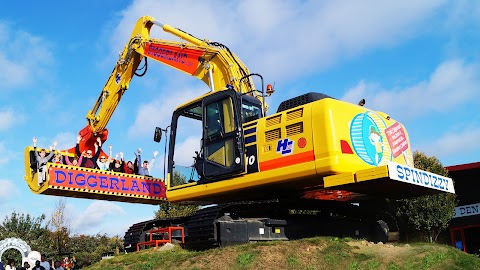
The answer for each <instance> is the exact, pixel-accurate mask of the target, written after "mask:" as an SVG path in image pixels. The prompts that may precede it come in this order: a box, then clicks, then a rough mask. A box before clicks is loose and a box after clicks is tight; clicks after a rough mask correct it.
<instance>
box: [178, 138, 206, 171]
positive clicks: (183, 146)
mask: <svg viewBox="0 0 480 270" xmlns="http://www.w3.org/2000/svg"><path fill="white" fill-rule="evenodd" d="M200 138H201V134H199V136H196V137H188V138H186V139H185V140H184V141H183V142H180V143H179V144H176V145H175V158H174V160H175V165H180V166H187V167H188V166H191V165H193V161H194V160H193V157H194V156H195V151H200Z"/></svg>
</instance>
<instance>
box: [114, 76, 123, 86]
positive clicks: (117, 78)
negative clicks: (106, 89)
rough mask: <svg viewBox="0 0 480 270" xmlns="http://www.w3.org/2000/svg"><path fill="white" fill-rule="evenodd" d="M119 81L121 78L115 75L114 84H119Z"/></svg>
mask: <svg viewBox="0 0 480 270" xmlns="http://www.w3.org/2000/svg"><path fill="white" fill-rule="evenodd" d="M121 79H122V76H120V74H117V75H115V82H116V83H117V84H119V83H120V80H121Z"/></svg>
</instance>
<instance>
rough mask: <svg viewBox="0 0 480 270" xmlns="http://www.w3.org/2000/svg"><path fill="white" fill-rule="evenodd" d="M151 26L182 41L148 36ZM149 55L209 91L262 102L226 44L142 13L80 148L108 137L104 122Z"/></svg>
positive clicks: (91, 116) (90, 114) (89, 117)
mask: <svg viewBox="0 0 480 270" xmlns="http://www.w3.org/2000/svg"><path fill="white" fill-rule="evenodd" d="M154 25H156V26H159V27H161V28H162V29H163V30H164V31H165V32H167V33H170V34H173V35H174V36H176V37H178V38H180V39H181V40H182V41H178V42H176V41H167V40H162V39H153V38H150V29H151V28H152V27H153V26H154ZM144 58H145V66H143V67H142V68H141V69H144V70H143V71H139V65H140V63H141V62H142V60H143V59H144ZM148 58H150V59H153V60H155V61H158V62H161V63H163V64H165V65H167V66H170V67H172V68H175V69H177V70H180V71H182V72H184V73H187V74H189V75H191V76H194V77H197V78H198V79H200V80H202V81H203V82H204V83H205V84H207V85H208V86H209V88H210V90H211V91H212V92H216V91H222V90H225V89H229V88H231V89H235V90H236V91H238V92H241V93H242V94H248V95H252V96H255V97H257V98H259V99H260V100H261V102H262V104H264V103H263V96H264V95H263V94H259V92H258V91H257V90H256V89H255V87H254V84H253V81H252V79H251V77H249V74H250V73H249V71H248V69H247V68H246V66H245V65H244V64H243V62H242V61H241V60H240V59H239V58H238V57H237V56H236V55H235V54H234V53H232V52H231V51H230V50H229V49H228V48H227V47H226V46H224V45H222V44H220V43H217V42H210V41H208V40H200V39H198V38H196V37H194V36H192V35H190V34H188V33H186V32H184V31H182V30H180V29H177V28H173V27H172V26H170V25H167V24H162V23H159V22H157V21H155V19H154V18H152V17H150V16H144V17H141V18H140V19H139V20H138V21H137V23H136V25H135V28H134V30H133V32H132V35H131V37H130V39H129V41H128V43H127V44H126V45H125V48H124V50H123V52H122V53H121V54H120V57H119V60H118V61H117V63H116V65H115V67H114V69H113V71H112V73H111V74H110V76H109V78H108V80H107V82H106V84H105V86H104V87H103V89H102V91H101V92H100V95H99V96H98V98H97V101H96V102H95V105H94V106H93V108H92V109H91V110H90V111H88V113H87V117H86V118H87V126H86V127H85V128H83V129H82V130H81V131H80V132H79V134H80V135H81V136H82V140H81V142H80V151H83V150H87V149H93V148H94V143H95V142H96V138H97V137H99V138H100V139H101V140H102V142H104V141H106V140H107V137H108V130H107V129H106V126H107V123H108V121H109V120H110V117H111V116H112V114H113V112H114V111H115V109H116V107H117V105H118V103H119V102H120V100H121V99H122V97H123V94H124V93H125V91H126V90H127V89H128V87H129V84H130V81H131V80H132V78H133V76H134V75H137V76H143V74H144V72H146V69H147V59H148ZM137 72H142V74H139V73H137ZM264 108H266V104H264Z"/></svg>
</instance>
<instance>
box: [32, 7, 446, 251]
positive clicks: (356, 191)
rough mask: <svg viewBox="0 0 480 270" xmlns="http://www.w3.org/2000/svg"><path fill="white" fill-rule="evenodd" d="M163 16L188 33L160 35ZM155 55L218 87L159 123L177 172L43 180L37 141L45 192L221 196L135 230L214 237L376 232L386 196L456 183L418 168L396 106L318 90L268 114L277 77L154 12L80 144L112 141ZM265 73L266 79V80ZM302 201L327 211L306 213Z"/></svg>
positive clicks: (142, 197) (132, 198) (140, 199)
mask: <svg viewBox="0 0 480 270" xmlns="http://www.w3.org/2000/svg"><path fill="white" fill-rule="evenodd" d="M153 26H159V27H161V28H162V29H163V30H164V31H165V32H168V33H171V34H173V35H174V36H176V37H178V38H180V41H168V40H162V39H154V38H151V37H150V29H151V28H152V27H153ZM147 59H152V60H155V61H158V62H161V63H163V64H165V65H167V66H170V67H173V68H175V69H177V70H180V71H182V72H184V73H187V74H190V75H191V76H194V77H197V78H198V79H200V80H202V81H203V82H204V83H205V84H206V85H207V86H208V87H209V89H210V91H209V92H208V93H206V94H204V95H201V96H200V97H198V98H196V99H194V100H192V101H189V102H187V103H185V104H183V105H180V106H179V107H177V109H176V110H175V111H174V112H173V116H172V121H171V125H170V126H169V130H168V129H161V128H157V129H156V130H155V135H154V140H155V141H157V142H159V141H160V140H161V138H162V135H163V134H165V139H168V141H169V147H168V155H167V159H168V165H167V175H166V179H158V178H154V177H150V176H141V175H136V174H126V173H116V172H111V171H100V170H96V169H89V168H83V167H75V166H68V165H63V164H55V163H52V162H48V163H47V164H46V172H45V174H46V181H45V183H43V184H41V185H39V184H38V183H39V181H38V177H39V174H40V173H39V172H38V169H37V165H38V164H37V162H36V159H35V149H34V148H33V147H30V146H28V147H26V149H25V155H24V156H25V180H26V182H27V184H28V185H29V187H30V189H31V190H32V192H34V193H36V194H45V195H57V196H67V197H79V198H91V199H100V200H112V201H121V202H137V203H146V204H159V203H162V202H166V201H168V202H173V203H185V204H197V205H210V204H215V205H216V206H213V207H208V208H204V209H202V210H200V211H198V212H197V214H195V215H194V216H192V217H188V218H181V219H175V220H152V221H148V222H144V223H141V224H140V223H139V224H136V225H134V226H132V227H131V228H130V230H129V232H127V233H126V236H125V243H126V244H128V245H134V244H135V243H138V242H142V241H141V240H142V237H144V236H145V235H146V234H145V232H148V229H151V228H153V227H159V226H170V225H175V226H183V227H185V229H186V243H197V244H199V243H202V244H200V245H203V246H208V245H212V244H213V245H220V246H226V245H230V244H237V243H245V242H249V241H264V240H282V239H292V238H297V237H304V236H310V235H316V234H322V233H323V234H328V233H335V232H337V233H339V234H342V235H349V236H358V237H374V235H377V236H378V234H377V233H372V226H374V227H380V231H383V232H385V226H384V225H379V224H380V223H379V222H378V220H377V218H378V215H377V214H371V213H372V212H375V211H370V210H372V209H374V208H375V206H376V205H378V200H379V199H381V198H405V197H409V196H419V195H425V194H431V193H437V192H450V193H454V192H455V190H454V186H453V182H452V179H449V178H446V177H442V176H439V175H436V174H432V173H429V172H425V171H421V170H418V169H415V168H413V158H412V150H411V146H410V142H409V137H408V133H407V131H406V129H405V127H404V126H403V125H402V124H401V123H399V122H397V121H395V120H394V119H393V118H391V117H390V115H389V114H387V113H384V112H378V111H373V110H370V109H368V108H366V107H364V106H363V102H361V103H359V104H352V103H348V102H344V101H341V100H337V99H335V98H332V97H330V96H328V95H325V94H321V93H313V92H312V93H305V94H303V95H300V96H298V97H294V98H291V99H288V100H285V101H283V102H282V103H281V104H280V105H279V107H278V109H277V111H276V112H275V113H273V114H271V115H268V116H267V115H266V112H267V110H268V106H267V104H266V103H265V98H266V97H268V96H270V95H271V94H272V93H273V92H274V90H273V87H271V85H268V86H267V87H266V89H265V87H264V83H263V78H262V76H261V75H259V74H255V73H253V74H252V73H250V71H249V70H248V69H247V68H246V66H245V65H244V64H243V62H242V61H241V60H240V59H239V58H238V57H237V56H236V55H235V54H234V53H233V52H231V51H230V50H229V49H228V47H226V46H225V45H223V44H221V43H218V42H211V41H209V40H206V39H205V40H201V39H199V38H196V37H194V36H192V35H190V34H188V33H187V32H185V31H182V30H180V29H177V28H174V27H172V26H169V25H167V24H162V23H159V22H157V21H156V20H155V19H154V18H152V17H149V16H145V17H142V18H140V19H139V20H138V22H137V24H136V25H135V27H134V30H133V33H132V35H131V37H130V39H129V41H128V43H127V44H126V46H125V48H124V50H123V52H122V54H121V55H120V58H119V60H118V61H117V63H116V65H115V68H114V69H113V71H112V73H111V75H110V77H109V78H108V80H107V83H106V84H105V86H104V88H103V89H102V91H101V93H100V95H99V97H98V99H97V102H96V103H95V105H94V107H93V109H92V110H91V111H89V112H88V114H87V117H86V118H87V126H86V127H85V128H84V129H82V130H81V131H80V132H79V134H80V135H81V138H82V139H81V141H80V142H79V143H78V148H79V149H80V151H79V152H82V151H83V150H93V149H94V143H95V142H96V141H97V140H98V138H100V140H101V141H102V142H104V141H106V140H107V135H108V131H107V129H106V126H107V123H108V121H109V119H110V117H111V115H112V114H113V112H114V110H115V108H116V106H117V105H118V103H119V102H120V100H121V98H122V97H123V95H124V94H125V92H126V91H127V89H128V87H129V83H130V81H131V79H132V78H133V76H134V75H137V76H143V75H144V74H145V72H146V71H147V67H148V65H147V64H148V62H147ZM142 61H144V65H143V67H141V68H139V66H140V64H141V63H142ZM254 80H260V81H261V84H262V86H261V89H260V90H259V89H256V88H255V86H254ZM152 117H155V116H152ZM166 131H169V132H166ZM73 149H74V148H72V149H71V150H70V151H69V152H70V153H74V152H75V151H74V150H73ZM47 152H48V151H47ZM71 157H72V154H70V156H67V157H64V158H71ZM182 176H183V178H182ZM181 179H185V180H181ZM359 205H362V207H360V206H359ZM295 209H296V210H313V211H314V212H315V213H321V214H319V215H312V214H311V213H312V212H311V211H310V212H309V213H310V214H309V215H299V214H296V215H294V214H292V213H298V212H295V211H293V210H295ZM333 216H334V217H336V218H334V219H332V217H333ZM340 216H342V217H344V219H338V217H340ZM351 220H355V222H351ZM382 224H383V223H382ZM139 231H140V232H143V233H139ZM374 231H376V232H377V231H378V230H374ZM372 235H373V236H372ZM382 239H383V238H382ZM205 243H208V244H205Z"/></svg>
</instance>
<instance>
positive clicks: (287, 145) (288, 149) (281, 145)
mask: <svg viewBox="0 0 480 270" xmlns="http://www.w3.org/2000/svg"><path fill="white" fill-rule="evenodd" d="M292 151H293V141H292V140H289V139H288V138H286V139H283V140H282V139H281V140H278V143H277V153H281V154H282V155H288V154H291V153H292Z"/></svg>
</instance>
